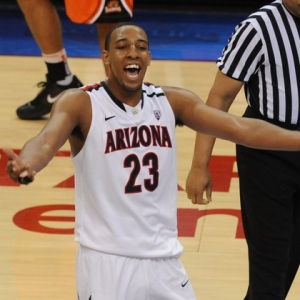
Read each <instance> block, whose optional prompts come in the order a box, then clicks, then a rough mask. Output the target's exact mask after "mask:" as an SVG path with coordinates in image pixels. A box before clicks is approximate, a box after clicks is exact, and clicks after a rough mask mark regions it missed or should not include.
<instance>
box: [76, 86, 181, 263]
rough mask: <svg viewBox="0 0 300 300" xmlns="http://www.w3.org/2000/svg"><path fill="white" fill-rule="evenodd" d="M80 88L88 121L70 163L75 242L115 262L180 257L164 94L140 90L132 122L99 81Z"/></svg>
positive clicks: (171, 133)
mask: <svg viewBox="0 0 300 300" xmlns="http://www.w3.org/2000/svg"><path fill="white" fill-rule="evenodd" d="M82 89H83V90H85V91H86V92H87V93H88V94H89V96H90V99H91V105H92V122H91V127H90V130H89V133H88V136H87V139H86V141H85V144H84V146H83V148H82V150H81V151H80V152H79V153H78V154H77V155H76V156H75V157H72V160H73V162H74V165H75V192H76V222H75V223H76V224H75V240H76V241H77V242H78V243H79V244H81V245H82V246H85V247H87V248H90V249H94V250H97V251H100V252H104V253H109V254H114V255H122V256H128V257H141V258H162V257H174V256H175V257H178V256H180V255H181V254H182V252H183V247H182V246H181V244H180V243H179V241H178V239H177V235H178V233H177V196H178V195H177V162H176V160H177V152H176V141H175V117H174V113H173V110H172V108H171V106H170V104H169V101H168V99H167V98H166V96H165V94H164V92H163V90H162V89H161V88H160V87H156V86H154V85H152V84H146V83H144V84H143V87H142V90H143V93H142V99H141V110H140V112H139V113H138V114H136V115H135V114H134V113H135V112H133V113H132V112H131V111H126V108H125V106H124V105H123V104H122V103H121V102H120V101H118V99H116V98H115V97H114V96H113V94H112V93H111V92H110V91H109V89H108V88H107V86H106V84H105V83H104V82H101V83H97V84H94V85H90V86H86V87H83V88H82ZM127 108H128V106H127ZM132 109H133V110H134V108H132Z"/></svg>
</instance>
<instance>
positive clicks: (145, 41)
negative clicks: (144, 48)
mask: <svg viewBox="0 0 300 300" xmlns="http://www.w3.org/2000/svg"><path fill="white" fill-rule="evenodd" d="M127 40H128V39H127V38H121V39H119V40H117V41H116V42H115V44H117V43H119V42H123V41H127ZM138 41H139V42H143V43H146V44H147V45H148V41H147V40H144V39H138Z"/></svg>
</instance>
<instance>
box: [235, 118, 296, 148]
mask: <svg viewBox="0 0 300 300" xmlns="http://www.w3.org/2000/svg"><path fill="white" fill-rule="evenodd" d="M239 124H240V125H238V126H241V127H240V128H239V129H238V130H236V132H237V134H236V136H235V137H234V139H236V140H232V141H233V142H235V143H237V144H241V145H244V146H247V147H251V148H258V149H267V150H286V151H300V131H291V130H286V129H283V128H280V127H278V126H275V125H272V124H270V123H267V122H264V121H262V120H257V119H248V118H241V119H240V120H239Z"/></svg>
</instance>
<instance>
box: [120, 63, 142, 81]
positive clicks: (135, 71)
mask: <svg viewBox="0 0 300 300" xmlns="http://www.w3.org/2000/svg"><path fill="white" fill-rule="evenodd" d="M140 70H141V69H140V67H139V66H138V65H136V64H132V65H128V66H126V67H125V68H124V71H125V73H126V75H127V76H128V77H130V78H136V77H137V76H138V75H139V73H140Z"/></svg>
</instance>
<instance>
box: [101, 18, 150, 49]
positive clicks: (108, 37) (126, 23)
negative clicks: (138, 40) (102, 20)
mask: <svg viewBox="0 0 300 300" xmlns="http://www.w3.org/2000/svg"><path fill="white" fill-rule="evenodd" d="M123 26H135V27H138V28H140V29H142V30H143V31H144V32H145V34H146V37H147V41H148V44H149V39H148V35H147V33H146V31H145V29H144V28H143V27H141V26H139V25H137V24H135V23H133V22H123V23H120V24H118V25H116V26H115V27H113V28H112V29H111V30H110V31H109V32H108V34H107V35H106V37H105V44H104V49H105V50H106V51H109V44H110V40H111V35H112V33H113V32H114V31H115V30H116V29H117V28H120V27H123Z"/></svg>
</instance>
